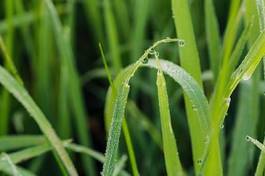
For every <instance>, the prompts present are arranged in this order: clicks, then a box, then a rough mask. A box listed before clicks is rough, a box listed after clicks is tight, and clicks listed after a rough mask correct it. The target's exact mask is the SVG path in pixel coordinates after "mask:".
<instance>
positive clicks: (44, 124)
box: [0, 67, 77, 175]
mask: <svg viewBox="0 0 265 176" xmlns="http://www.w3.org/2000/svg"><path fill="white" fill-rule="evenodd" d="M0 83H1V84H2V85H3V86H4V87H5V88H6V89H7V90H8V91H9V92H10V93H11V94H13V96H14V97H15V98H16V99H17V100H18V101H19V102H20V103H21V104H22V105H23V106H24V107H25V108H26V110H27V111H28V112H29V113H30V115H31V116H32V117H33V119H34V120H35V121H36V123H37V124H38V126H39V127H40V129H41V131H42V132H43V133H44V135H45V136H46V137H47V139H48V140H49V142H50V144H51V146H52V147H53V149H54V152H55V153H56V154H58V157H59V158H60V160H61V161H62V163H63V164H64V166H65V168H66V169H67V171H68V172H69V173H70V174H72V175H77V172H76V170H75V168H74V166H73V164H72V161H71V159H70V158H69V156H68V154H67V152H66V151H65V149H64V147H63V145H62V142H61V140H60V139H59V138H58V136H57V135H56V133H55V131H54V130H53V128H52V126H51V125H50V123H49V122H48V120H47V119H46V117H45V115H44V114H43V113H42V112H41V110H40V109H39V107H38V106H37V105H36V104H35V102H34V101H33V100H32V98H31V97H30V96H29V94H28V92H27V91H26V90H25V89H24V87H22V85H21V84H19V83H18V82H17V81H16V80H15V79H14V78H13V77H12V76H11V75H10V74H9V73H8V72H7V71H6V70H5V69H4V68H3V67H0Z"/></svg>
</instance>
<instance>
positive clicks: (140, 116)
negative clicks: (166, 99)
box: [127, 101, 163, 149]
mask: <svg viewBox="0 0 265 176" xmlns="http://www.w3.org/2000/svg"><path fill="white" fill-rule="evenodd" d="M127 106H128V107H127V109H128V113H129V115H130V117H132V118H133V120H134V121H136V124H139V125H140V126H141V127H142V129H144V130H145V131H147V133H148V134H149V135H150V137H151V138H152V140H153V141H154V142H155V143H156V144H157V145H158V146H159V148H160V149H163V147H162V140H161V135H160V131H159V130H158V128H156V126H155V125H154V124H153V123H152V122H151V120H149V118H148V117H147V116H146V115H145V114H144V113H143V112H142V111H141V110H140V109H139V108H138V107H137V106H136V104H135V103H134V102H133V101H128V105H127Z"/></svg>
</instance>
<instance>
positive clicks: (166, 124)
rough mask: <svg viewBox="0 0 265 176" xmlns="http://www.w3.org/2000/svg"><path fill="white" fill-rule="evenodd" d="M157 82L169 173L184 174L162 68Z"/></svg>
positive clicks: (165, 156)
mask: <svg viewBox="0 0 265 176" xmlns="http://www.w3.org/2000/svg"><path fill="white" fill-rule="evenodd" d="M156 84H157V90H158V99H159V110H160V119H161V120H160V121H161V129H162V139H163V148H164V158H165V162H166V170H167V175H169V176H174V175H179V176H181V175H184V173H183V169H182V166H181V162H180V159H179V154H178V149H177V144H176V139H175V135H174V132H173V129H172V125H171V117H170V110H169V104H168V95H167V87H166V81H165V78H164V75H163V72H162V71H161V70H159V71H158V72H157V81H156Z"/></svg>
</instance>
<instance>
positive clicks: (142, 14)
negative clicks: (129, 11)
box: [130, 0, 151, 62]
mask: <svg viewBox="0 0 265 176" xmlns="http://www.w3.org/2000/svg"><path fill="white" fill-rule="evenodd" d="M150 3H151V2H150V0H136V1H134V7H133V8H134V13H133V20H134V21H133V25H132V26H133V29H132V34H131V38H130V39H131V52H130V60H131V62H135V61H136V60H137V58H139V56H140V55H141V52H142V51H143V49H144V45H143V43H144V38H145V28H146V23H147V20H148V19H149V14H150V9H149V8H150Z"/></svg>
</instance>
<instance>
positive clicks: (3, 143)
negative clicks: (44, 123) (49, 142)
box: [0, 135, 45, 152]
mask: <svg viewBox="0 0 265 176" xmlns="http://www.w3.org/2000/svg"><path fill="white" fill-rule="evenodd" d="M43 142H45V138H43V137H41V136H32V135H24V136H15V135H14V136H10V135H9V136H3V137H0V151H3V152H7V151H9V150H15V149H19V148H24V147H30V146H33V145H38V144H41V143H43Z"/></svg>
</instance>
